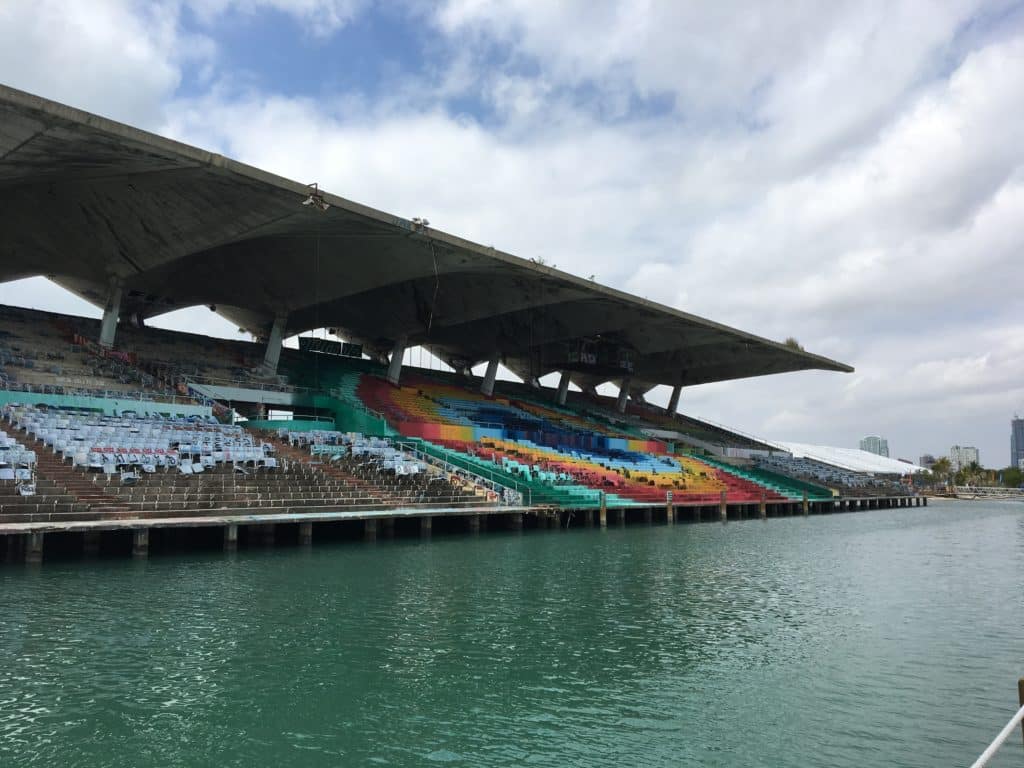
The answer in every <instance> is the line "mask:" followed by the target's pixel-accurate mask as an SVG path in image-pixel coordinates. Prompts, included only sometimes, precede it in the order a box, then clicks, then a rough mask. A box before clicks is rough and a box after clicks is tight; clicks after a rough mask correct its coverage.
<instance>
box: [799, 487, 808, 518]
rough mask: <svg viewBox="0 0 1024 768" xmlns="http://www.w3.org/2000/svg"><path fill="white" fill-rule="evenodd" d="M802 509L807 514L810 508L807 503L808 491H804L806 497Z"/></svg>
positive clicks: (801, 505)
mask: <svg viewBox="0 0 1024 768" xmlns="http://www.w3.org/2000/svg"><path fill="white" fill-rule="evenodd" d="M800 507H801V511H802V512H803V513H804V514H805V515H806V514H807V512H808V511H809V509H810V505H809V504H808V503H807V491H804V498H803V500H802V502H801V504H800Z"/></svg>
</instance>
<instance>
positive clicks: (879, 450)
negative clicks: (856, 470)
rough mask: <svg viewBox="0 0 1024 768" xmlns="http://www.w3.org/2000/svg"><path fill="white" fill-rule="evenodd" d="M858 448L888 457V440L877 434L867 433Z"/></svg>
mask: <svg viewBox="0 0 1024 768" xmlns="http://www.w3.org/2000/svg"><path fill="white" fill-rule="evenodd" d="M860 449H861V450H862V451H867V452H868V453H873V454H875V455H876V456H885V458H889V441H888V440H886V439H885V438H884V437H879V436H878V435H868V436H867V437H865V438H864V439H863V440H861V441H860Z"/></svg>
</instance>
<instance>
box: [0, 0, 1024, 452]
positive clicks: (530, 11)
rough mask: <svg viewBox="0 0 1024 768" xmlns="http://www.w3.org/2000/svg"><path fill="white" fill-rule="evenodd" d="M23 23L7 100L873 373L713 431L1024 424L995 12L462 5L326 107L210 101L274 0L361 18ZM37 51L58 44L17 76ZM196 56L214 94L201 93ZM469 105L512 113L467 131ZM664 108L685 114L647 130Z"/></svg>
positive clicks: (1005, 112) (793, 390)
mask: <svg viewBox="0 0 1024 768" xmlns="http://www.w3.org/2000/svg"><path fill="white" fill-rule="evenodd" d="M73 5H74V4H72V6H73ZM285 5H287V8H286V7H285ZM26 7H27V6H22V7H15V6H14V5H11V6H3V7H0V80H4V81H7V82H11V83H12V84H14V85H16V86H19V83H20V86H19V87H25V88H27V89H29V90H33V91H37V92H40V93H42V94H43V95H47V96H51V97H54V98H58V99H62V100H69V101H71V103H75V104H80V105H83V106H87V107H89V108H92V109H96V110H97V111H100V112H103V113H105V114H113V115H114V116H119V117H121V118H122V119H127V120H130V121H132V122H137V123H142V124H143V125H147V126H153V125H157V126H159V127H160V130H161V131H162V132H166V133H169V134H172V135H174V136H175V137H178V138H181V139H184V140H186V141H189V142H192V143H196V144H198V145H200V146H204V147H206V148H209V149H214V150H217V151H221V152H224V153H226V154H228V155H231V156H234V157H237V158H238V159H241V160H243V161H246V162H250V163H253V164H255V165H258V166H261V167H264V168H267V169H269V170H272V171H275V172H278V173H281V174H283V175H285V176H288V177H292V178H296V179H299V180H301V181H306V182H311V181H318V182H320V184H321V185H322V186H323V187H325V188H326V189H329V190H330V191H332V192H336V193H338V194H341V195H343V196H346V197H350V198H352V199H355V200H359V201H360V202H365V203H367V204H370V205H374V206H377V207H380V208H384V209H386V210H390V211H394V212H395V213H398V214H402V215H406V216H427V217H428V218H429V219H430V220H431V221H432V222H433V223H434V224H435V225H437V226H438V227H440V228H442V229H446V230H448V231H451V232H454V233H457V234H460V235H464V236H468V237H471V238H473V239H476V240H478V241H480V242H482V243H484V244H488V245H495V246H497V247H500V248H504V249H507V250H510V251H512V252H514V253H518V254H520V255H523V256H541V257H544V258H545V259H546V260H547V261H549V262H554V263H556V264H558V266H560V267H562V268H565V269H568V270H569V271H572V272H575V273H577V274H580V275H583V276H589V275H591V274H594V275H596V277H597V279H598V280H600V281H602V282H607V283H611V284H614V285H616V286H621V287H625V288H627V289H628V290H630V291H632V292H635V293H637V294H640V295H644V296H648V297H650V298H652V299H655V300H660V301H663V302H666V303H669V304H673V305H676V306H679V307H680V308H682V309H685V310H687V311H693V312H698V313H700V314H706V315H708V316H710V317H712V318H714V319H716V320H720V321H723V322H730V323H733V324H736V325H738V326H740V327H743V328H746V329H749V330H752V331H755V332H758V333H762V334H764V335H768V336H770V337H773V338H783V337H785V336H788V335H794V336H796V337H797V338H799V339H800V341H801V342H802V343H803V344H804V345H805V346H806V347H807V348H808V349H811V350H812V351H817V352H821V353H823V354H827V355H830V356H834V357H837V358H838V359H841V360H844V361H849V362H851V363H853V364H855V365H856V366H857V369H858V370H857V373H856V374H854V375H851V376H842V375H838V374H831V373H820V372H808V373H801V374H792V375H787V376H780V377H768V378H763V379H754V380H750V381H741V382H728V383H722V384H716V385H708V386H704V387H697V388H694V389H693V390H687V391H686V393H685V394H684V403H687V404H689V405H688V407H690V408H691V409H692V410H694V411H696V412H697V413H704V414H707V415H709V416H711V417H712V418H716V419H717V420H720V421H723V422H725V423H729V424H734V425H736V426H739V427H742V428H745V429H747V430H749V431H751V432H755V433H761V434H765V435H767V436H771V437H777V438H786V439H794V440H806V441H810V442H831V443H835V444H840V445H854V444H855V441H856V439H857V438H859V437H860V436H861V435H862V434H866V433H869V432H881V433H883V434H886V433H888V434H887V436H888V437H889V438H890V442H891V443H892V444H893V445H894V447H895V449H896V452H897V453H899V455H902V456H906V457H908V458H916V455H917V454H918V453H921V452H923V451H925V450H928V451H931V452H942V451H943V450H945V449H946V448H947V447H948V445H949V444H952V443H953V442H960V443H972V442H975V443H978V444H980V445H981V446H982V449H983V458H984V459H985V460H986V461H989V462H991V463H993V464H994V463H999V462H1000V461H1003V462H1005V457H1002V454H1005V453H1006V445H1005V442H1006V441H1005V432H1006V429H1005V427H1006V424H1005V422H1006V420H1007V419H1008V417H1009V415H1010V414H1011V412H1012V410H1013V408H1015V407H1017V408H1019V407H1021V406H1022V405H1024V391H1022V385H1021V383H1020V382H1021V372H1022V371H1024V350H1022V349H1021V346H1020V341H1019V339H1021V338H1022V337H1024V333H1022V332H1024V328H1021V326H1020V311H1021V308H1022V299H1021V298H1020V293H1019V280H1014V279H1013V277H1014V276H1015V275H1016V274H1018V273H1019V267H1018V266H1017V264H1018V262H1019V260H1020V254H1021V252H1022V250H1024V231H1022V230H1021V228H1020V226H1019V222H1020V221H1022V220H1024V113H1022V112H1021V110H1020V109H1019V101H1020V94H1021V93H1024V34H1022V31H1021V30H1020V29H1019V28H1014V27H1013V26H1012V25H1011V26H1010V27H1008V28H1005V29H1001V30H1000V31H999V34H994V35H991V36H990V37H986V36H985V35H981V34H975V35H972V36H970V45H971V46H972V48H973V50H970V51H964V50H962V46H963V45H964V42H963V40H964V36H963V35H962V34H961V32H962V30H963V28H964V27H965V25H967V24H968V22H969V20H970V19H971V18H972V15H976V14H978V13H982V14H986V13H987V14H990V15H995V14H994V13H993V9H992V6H991V5H989V6H985V7H982V8H981V10H980V11H979V8H978V6H976V5H975V4H967V3H943V4H938V5H936V4H930V3H929V4H927V5H925V6H921V5H919V4H915V3H908V4H900V5H893V4H881V5H874V4H864V3H853V2H851V3H837V4H828V5H822V4H817V3H809V4H806V5H804V6H802V7H787V9H786V12H784V13H783V12H779V11H778V9H773V10H771V11H770V12H769V11H763V10H759V9H758V8H757V7H755V8H753V9H751V8H745V9H742V10H741V9H738V8H736V7H735V6H732V5H730V4H728V3H725V4H719V5H716V6H709V5H687V4H681V3H674V4H673V3H663V4H659V3H647V2H639V1H636V2H622V3H593V4H592V3H586V4H575V5H574V4H571V3H545V4H537V3H530V2H525V0H524V1H523V2H502V3H492V2H487V1H486V0H460V1H458V2H455V1H453V2H449V3H447V4H446V5H445V6H444V7H443V8H442V10H441V12H440V13H439V14H438V16H437V18H436V19H435V26H431V25H430V24H426V25H421V26H422V27H423V29H424V30H425V31H424V33H425V34H432V33H433V31H434V30H439V31H440V32H441V34H442V35H443V41H444V42H446V43H447V44H448V46H449V47H448V49H446V51H445V56H438V60H437V62H434V61H431V62H429V63H428V66H426V67H424V70H425V71H426V72H428V73H429V74H426V75H421V76H419V77H417V76H412V77H410V78H407V79H406V81H405V82H403V83H396V84H395V88H394V89H393V90H391V91H390V95H388V96H386V97H380V98H377V99H376V100H373V99H370V98H367V94H353V93H339V94H334V95H333V98H332V96H331V95H327V96H326V97H324V98H322V99H320V100H317V101H313V100H306V99H301V98H295V97H290V96H288V95H287V94H266V93H261V92H259V91H258V90H256V89H253V90H250V91H248V92H246V93H244V94H242V95H238V92H237V91H232V90H230V89H227V88H221V87H218V83H223V82H225V81H230V80H231V76H232V72H231V71H230V70H228V69H225V63H224V62H223V61H221V60H219V59H218V56H217V52H216V48H215V43H214V42H213V41H215V39H216V36H217V30H216V27H217V24H218V23H220V22H221V21H222V20H224V19H225V18H227V17H228V16H229V14H231V13H244V14H250V13H251V14H255V13H258V12H260V11H261V10H265V9H266V8H268V7H272V8H274V9H277V10H280V11H287V12H290V13H293V14H294V15H295V16H296V17H297V18H298V19H299V20H300V21H301V22H302V23H303V24H304V26H305V27H306V28H307V29H308V30H310V31H311V32H313V33H315V34H328V33H330V32H331V31H333V30H336V29H338V28H340V27H341V26H343V25H344V24H346V23H349V22H350V21H351V19H352V18H353V15H354V14H356V13H358V12H360V10H361V4H359V3H349V2H342V3H327V2H315V1H314V0H310V1H309V2H300V3H298V4H282V3H280V2H277V1H276V0H268V2H259V0H250V1H247V0H193V2H192V7H193V9H194V10H196V12H197V13H198V15H199V19H200V22H201V26H202V27H203V29H204V30H205V31H206V33H207V34H208V35H209V36H210V39H209V40H202V39H196V38H188V37H187V36H185V35H183V34H182V32H181V29H180V21H181V20H180V16H175V13H180V6H177V5H174V4H169V5H167V6H163V8H164V10H160V8H161V7H160V6H158V7H157V10H153V9H152V8H149V9H145V10H142V9H140V8H138V7H136V6H133V5H128V4H119V3H113V2H105V3H103V4H102V5H97V6H96V7H97V11H96V12H95V14H94V15H95V16H96V19H97V20H99V21H102V23H96V24H92V25H90V19H89V18H87V17H86V16H85V14H84V13H83V14H77V15H76V13H73V12H69V13H68V14H66V18H65V19H64V21H63V22H62V23H61V24H56V26H55V27H54V28H53V29H52V30H50V32H49V34H47V32H46V25H45V24H44V23H43V22H42V21H40V19H39V18H37V16H42V17H46V18H51V20H52V18H53V17H54V14H55V12H54V11H52V10H49V9H50V8H51V6H47V5H45V4H44V5H42V6H39V5H35V6H33V8H42V13H40V14H37V15H30V13H29V12H28V11H27V10H24V9H25V8H26ZM64 7H65V6H64V5H61V6H60V8H64ZM421 12H422V13H424V14H429V9H421ZM76 18H78V19H79V21H78V22H76V23H78V24H79V25H81V26H82V28H83V29H85V31H84V32H80V33H78V32H76V31H75V30H76V29H77V27H75V26H74V23H72V22H73V20H74V19H76ZM183 40H184V41H185V48H184V51H185V52H184V53H183V51H182V49H181V48H180V45H181V44H182V41H183ZM5 43H6V44H7V45H6V46H5V45H4V44H5ZM125 43H127V44H128V45H129V47H128V49H127V53H124V52H122V50H121V48H119V47H118V46H119V45H122V47H123V45H124V44H125ZM12 45H13V46H15V47H14V49H13V50H14V53H12V52H11V50H12V49H11V48H10V46H12ZM64 46H66V47H64ZM33 47H35V48H37V49H40V50H46V51H48V52H51V51H52V53H51V54H50V55H48V56H44V57H38V56H36V58H41V59H42V61H41V62H40V65H39V66H38V67H37V68H36V69H35V70H33V71H32V72H31V73H28V74H26V73H24V72H22V71H21V70H18V69H17V68H16V65H17V66H21V65H22V62H24V61H25V60H28V59H31V57H30V56H29V55H28V52H29V51H31V50H33ZM964 53H967V55H963V54H964ZM126 55H127V56H128V57H129V61H130V62H132V63H133V66H131V67H130V68H126V67H125V66H124V62H125V58H124V57H125V56H126ZM187 56H193V57H201V58H202V61H203V62H205V63H206V64H207V65H208V66H209V67H211V70H212V77H211V81H210V82H211V85H210V87H209V88H208V89H207V90H206V91H205V92H204V93H203V94H201V95H199V96H197V97H190V98H182V97H181V96H180V94H179V95H177V96H175V89H176V88H177V83H178V82H179V79H180V77H181V71H182V67H183V62H184V61H187V58H185V57H187ZM81 62H86V63H84V64H83V63H81ZM76 63H77V64H78V66H77V67H76V66H75V64H76ZM126 69H128V70H130V71H123V70H126ZM12 72H13V73H14V74H15V75H17V78H16V81H13V80H12V79H11V76H9V74H10V73H12ZM69 72H70V74H69ZM118 72H121V75H122V79H121V80H111V79H110V78H111V77H113V76H114V75H115V74H116V73H118ZM95 78H100V80H98V81H96V80H95ZM103 78H106V79H105V80H104V79H103ZM94 82H101V83H103V82H119V83H121V84H123V87H122V88H119V89H109V88H104V87H98V86H96V87H94V86H93V83H94ZM465 95H470V96H473V95H475V96H477V97H479V100H480V101H481V102H482V103H484V104H486V105H489V106H490V107H491V108H492V109H493V110H494V114H493V115H492V116H491V119H489V120H478V119H475V118H472V117H469V116H467V115H465V114H454V113H453V112H452V111H451V109H450V108H449V107H448V106H447V104H448V101H447V100H448V99H451V98H453V97H459V96H465ZM650 97H659V98H661V97H664V98H666V99H668V101H667V102H666V103H667V104H668V105H669V106H668V107H667V108H665V109H663V110H661V111H660V112H659V111H658V110H654V111H647V112H643V113H642V114H643V116H642V117H638V116H637V115H636V114H635V113H633V112H632V111H631V110H632V107H631V105H633V104H634V103H635V101H636V100H637V99H640V100H643V99H645V98H650ZM3 296H4V294H3V292H2V291H0V300H3V298H2V297H3ZM195 312H197V313H199V314H193V315H190V316H189V320H188V323H189V324H190V328H193V329H195V328H198V327H205V326H204V320H203V315H202V312H203V310H195ZM207 314H208V311H207ZM167 320H168V321H172V320H173V321H175V322H177V321H178V318H167ZM196 324H198V325H196ZM211 327H212V326H211ZM229 330H230V329H229ZM660 395H664V393H663V392H662V393H660ZM660 395H659V396H660ZM1001 457H1002V458H1001Z"/></svg>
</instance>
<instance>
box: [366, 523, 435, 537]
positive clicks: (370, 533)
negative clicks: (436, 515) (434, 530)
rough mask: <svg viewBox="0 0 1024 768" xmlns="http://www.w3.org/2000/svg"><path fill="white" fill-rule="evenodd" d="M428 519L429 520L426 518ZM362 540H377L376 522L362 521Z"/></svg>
mask: <svg viewBox="0 0 1024 768" xmlns="http://www.w3.org/2000/svg"><path fill="white" fill-rule="evenodd" d="M428 519H429V518H428ZM363 539H365V540H366V541H376V540H377V520H376V519H372V520H363Z"/></svg>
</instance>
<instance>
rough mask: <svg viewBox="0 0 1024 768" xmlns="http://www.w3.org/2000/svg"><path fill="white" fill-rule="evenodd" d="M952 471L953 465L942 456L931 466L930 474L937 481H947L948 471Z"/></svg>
mask: <svg viewBox="0 0 1024 768" xmlns="http://www.w3.org/2000/svg"><path fill="white" fill-rule="evenodd" d="M952 469H953V465H952V464H950V463H949V459H947V458H946V457H945V456H943V457H942V458H941V459H937V460H936V461H935V463H934V464H932V474H933V475H934V476H935V478H936V479H937V480H947V479H948V478H949V473H950V470H952Z"/></svg>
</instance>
